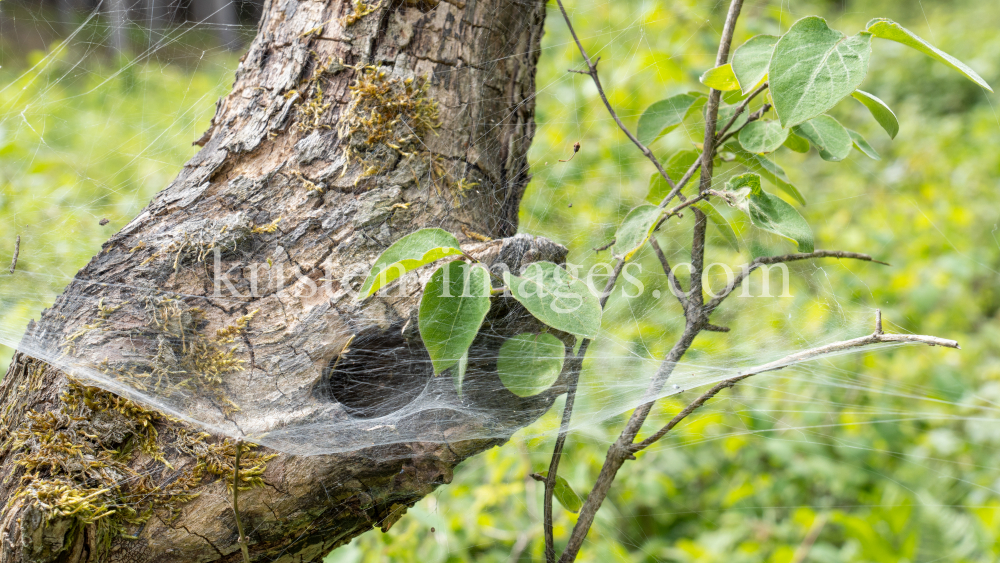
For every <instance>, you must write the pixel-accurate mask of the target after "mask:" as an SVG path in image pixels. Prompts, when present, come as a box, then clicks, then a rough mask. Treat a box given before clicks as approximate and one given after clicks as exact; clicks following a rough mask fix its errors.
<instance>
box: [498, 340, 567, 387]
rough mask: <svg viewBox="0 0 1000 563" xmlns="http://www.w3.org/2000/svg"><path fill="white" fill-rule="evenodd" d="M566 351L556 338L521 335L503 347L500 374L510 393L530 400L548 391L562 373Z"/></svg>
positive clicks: (501, 349) (499, 366)
mask: <svg viewBox="0 0 1000 563" xmlns="http://www.w3.org/2000/svg"><path fill="white" fill-rule="evenodd" d="M565 359H566V347H565V346H564V345H563V343H562V342H560V340H559V339H558V338H556V337H555V336H552V335H551V334H549V333H547V332H543V333H541V334H530V333H524V334H518V335H517V336H515V337H513V338H510V339H508V340H507V341H505V342H504V343H503V345H502V346H500V354H499V355H498V356H497V374H498V375H499V376H500V381H501V382H503V385H504V387H506V388H507V390H508V391H510V392H511V393H513V394H515V395H517V396H518V397H531V396H532V395H537V394H539V393H541V392H542V391H545V390H546V389H548V388H549V387H551V386H552V384H553V383H555V382H556V379H558V378H559V374H560V373H562V368H563V362H564V361H565Z"/></svg>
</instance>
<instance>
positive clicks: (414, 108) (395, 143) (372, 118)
mask: <svg viewBox="0 0 1000 563" xmlns="http://www.w3.org/2000/svg"><path fill="white" fill-rule="evenodd" d="M350 89H351V99H350V103H349V104H348V107H347V110H346V112H345V115H344V117H343V118H342V119H341V129H340V131H339V133H340V136H341V138H344V139H348V142H347V144H346V148H345V149H344V151H345V157H346V158H347V160H348V162H351V161H356V162H359V163H360V164H361V165H362V167H363V173H362V177H366V176H371V175H373V174H378V173H380V172H383V171H384V170H383V169H384V168H385V167H386V166H387V165H388V164H390V162H391V160H390V159H388V158H386V156H387V151H389V150H392V151H395V152H397V153H398V154H400V155H402V156H409V155H413V154H415V153H417V152H425V150H426V149H425V148H424V146H425V143H424V139H425V138H426V137H427V136H428V135H429V134H430V133H432V132H433V131H434V130H436V129H437V128H438V127H440V122H439V119H440V116H439V113H438V105H437V102H436V101H434V100H433V99H431V98H429V97H428V96H427V83H426V80H424V79H423V78H420V79H413V78H405V79H403V78H398V77H392V76H389V74H388V73H387V72H386V71H385V70H383V69H380V68H377V67H366V68H363V69H361V71H360V77H359V78H358V79H357V80H356V81H355V83H354V84H353V85H352V86H351V87H350Z"/></svg>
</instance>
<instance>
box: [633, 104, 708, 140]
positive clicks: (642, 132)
mask: <svg viewBox="0 0 1000 563" xmlns="http://www.w3.org/2000/svg"><path fill="white" fill-rule="evenodd" d="M704 100H705V97H704V96H703V95H697V96H696V95H693V94H678V95H676V96H671V97H669V98H667V99H665V100H660V101H658V102H656V103H655V104H653V105H651V106H649V107H648V108H646V111H644V112H642V115H641V116H640V117H639V125H638V127H637V128H636V137H637V138H638V139H639V141H640V142H641V143H642V144H644V145H648V144H649V143H652V142H653V141H655V140H656V139H657V138H659V137H660V136H662V135H666V134H667V133H669V132H671V131H673V130H674V129H676V128H677V126H678V125H680V124H681V122H683V121H684V118H685V117H687V115H688V113H689V112H690V111H691V109H692V108H694V107H695V106H696V105H697V104H698V103H699V102H704Z"/></svg>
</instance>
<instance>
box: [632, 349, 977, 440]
mask: <svg viewBox="0 0 1000 563" xmlns="http://www.w3.org/2000/svg"><path fill="white" fill-rule="evenodd" d="M885 343H916V344H926V345H928V346H944V347H945V348H955V349H956V350H958V349H960V348H959V346H958V342H956V341H954V340H946V339H944V338H938V337H937V336H923V335H919V334H884V333H881V332H873V333H872V334H869V335H868V336H862V337H860V338H854V339H851V340H843V341H841V342H834V343H833V344H827V345H826V346H820V347H818V348H812V349H809V350H803V351H802V352H796V353H794V354H791V355H789V356H785V357H784V358H781V359H780V360H775V361H773V362H768V363H766V364H763V365H760V366H756V367H752V368H750V369H748V370H746V371H744V372H742V373H740V374H739V375H736V376H734V377H731V378H729V379H726V380H724V381H720V382H719V383H717V384H715V386H714V387H712V388H711V389H709V390H708V391H705V393H703V394H702V395H701V396H700V397H698V398H697V399H695V400H694V401H693V402H692V403H691V404H689V405H688V406H687V407H685V408H684V410H682V411H681V412H679V413H677V416H675V417H674V418H673V419H671V420H670V422H668V423H667V424H666V426H664V427H663V428H661V429H659V430H658V431H657V432H656V433H655V434H653V435H652V436H650V437H649V438H646V439H645V440H643V441H641V442H638V443H635V444H632V445H631V446H630V448H629V449H630V451H631V452H632V453H635V452H639V451H642V450H644V449H646V448H648V447H649V446H651V445H653V444H655V443H656V442H657V441H659V440H660V438H663V437H664V436H665V435H666V434H667V432H670V430H672V429H673V428H674V427H675V426H677V424H678V423H680V422H681V421H682V420H684V419H685V418H687V417H688V415H690V414H691V413H693V412H694V411H696V410H698V409H699V408H701V406H702V405H704V404H705V403H706V402H708V400H709V399H711V398H712V397H714V396H716V395H717V394H718V393H719V391H722V390H723V389H727V388H729V387H732V386H734V385H736V384H737V383H738V382H740V381H743V380H744V379H746V378H748V377H750V376H753V375H759V374H761V373H766V372H769V371H777V370H779V369H783V368H786V367H788V366H792V365H796V364H800V363H802V362H805V361H808V360H813V359H816V358H819V357H822V356H827V355H830V354H836V353H838V352H844V351H847V350H851V349H854V348H863V347H865V346H870V345H872V344H885Z"/></svg>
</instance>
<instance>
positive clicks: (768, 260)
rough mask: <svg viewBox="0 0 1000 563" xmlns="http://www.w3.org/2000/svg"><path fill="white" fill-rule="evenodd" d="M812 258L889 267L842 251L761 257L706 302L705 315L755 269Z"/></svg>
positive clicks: (864, 256)
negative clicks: (845, 259)
mask: <svg viewBox="0 0 1000 563" xmlns="http://www.w3.org/2000/svg"><path fill="white" fill-rule="evenodd" d="M814 258H849V259H851V260H861V261H863V262H874V263H876V264H882V265H883V266H888V265H889V264H887V263H885V262H882V261H881V260H876V259H874V258H872V257H871V256H869V255H867V254H861V253H860V252H846V251H844V250H817V251H815V252H796V253H793V254H783V255H781V256H761V257H759V258H755V259H754V260H753V262H750V263H749V264H744V265H743V266H742V267H741V268H740V271H739V273H738V274H736V275H735V276H734V277H733V281H732V283H730V284H729V285H727V286H726V288H725V289H723V290H722V292H721V293H719V295H718V296H716V297H714V298H713V299H712V300H711V301H709V302H708V304H707V305H705V314H706V315H711V314H712V311H714V310H715V309H716V308H717V307H718V306H719V305H720V304H721V303H722V302H723V301H724V300H725V299H726V297H729V294H730V293H732V292H733V291H734V290H735V289H736V288H737V287H739V286H740V284H741V283H743V280H744V279H746V277H747V276H749V275H750V274H751V273H752V272H753V271H754V270H756V269H757V268H759V267H761V266H766V265H769V264H781V263H785V262H797V261H799V260H812V259H814Z"/></svg>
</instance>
